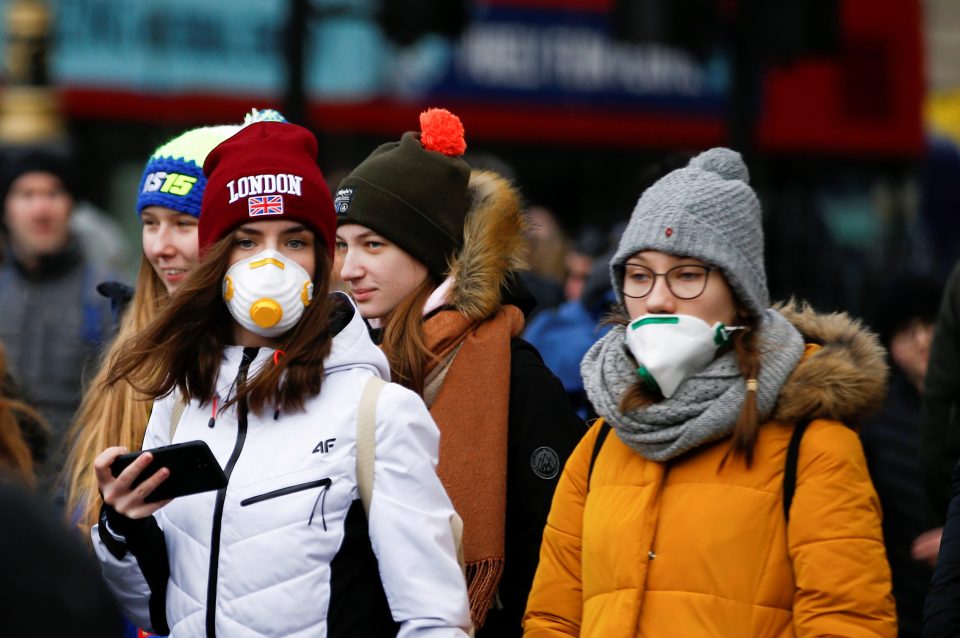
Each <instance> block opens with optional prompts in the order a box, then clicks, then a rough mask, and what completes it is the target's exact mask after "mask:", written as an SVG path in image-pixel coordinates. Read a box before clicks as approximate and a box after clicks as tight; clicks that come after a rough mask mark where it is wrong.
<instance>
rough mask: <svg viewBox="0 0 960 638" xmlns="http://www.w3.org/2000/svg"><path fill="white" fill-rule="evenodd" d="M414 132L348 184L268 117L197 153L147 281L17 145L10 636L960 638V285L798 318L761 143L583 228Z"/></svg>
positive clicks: (11, 256) (153, 210) (6, 302)
mask: <svg viewBox="0 0 960 638" xmlns="http://www.w3.org/2000/svg"><path fill="white" fill-rule="evenodd" d="M419 124H420V125H419V128H418V129H417V130H411V131H409V132H407V133H404V134H403V135H402V137H401V138H400V139H399V140H398V141H393V142H389V143H386V144H384V145H382V146H380V147H378V148H376V149H374V150H373V151H372V152H371V153H370V155H369V156H368V157H367V158H366V159H364V160H363V161H362V162H361V163H359V164H358V165H357V166H356V167H354V168H353V169H352V170H350V171H349V172H348V173H347V174H346V176H345V177H344V178H343V179H342V180H340V181H339V183H336V184H328V182H327V180H326V178H325V177H324V174H323V173H322V171H321V167H320V166H318V164H317V155H318V148H317V140H316V138H315V137H314V135H313V134H312V133H311V132H310V131H308V130H307V129H305V128H303V127H300V126H298V125H295V124H292V123H289V122H287V121H285V119H284V118H283V116H282V115H281V114H279V113H277V112H275V111H269V110H268V111H257V110H254V111H252V112H251V113H250V114H249V115H248V116H247V117H246V118H245V120H244V121H243V122H237V123H234V124H224V125H219V126H207V127H202V128H198V129H192V130H189V131H185V132H183V133H182V134H181V135H179V136H177V137H176V138H174V139H172V140H170V141H168V142H167V143H165V144H163V145H162V146H160V147H159V148H158V149H157V150H156V151H155V152H154V153H153V154H152V155H151V157H150V158H148V160H147V163H146V166H145V167H144V170H143V174H142V178H141V180H140V183H139V187H138V191H137V193H138V195H137V204H136V211H135V213H136V214H137V215H138V218H139V221H140V224H141V228H142V235H141V238H142V243H141V251H140V252H141V257H140V265H139V271H138V274H137V277H136V281H135V283H134V285H133V286H132V287H131V286H129V285H127V284H126V283H125V282H123V281H122V279H121V278H118V276H117V273H115V272H112V270H111V268H110V267H109V266H108V265H106V264H108V263H109V262H108V260H105V259H102V258H98V257H97V256H96V255H94V254H91V250H90V248H89V246H91V245H93V246H96V245H97V244H96V240H95V239H91V238H89V237H87V238H85V239H83V240H82V239H81V237H80V236H78V234H77V233H76V231H75V230H74V229H73V227H72V226H71V215H72V213H73V211H74V210H75V208H76V200H77V192H76V189H75V184H74V178H73V176H72V175H73V174H72V172H71V170H70V166H69V164H68V163H67V162H66V161H65V158H63V157H61V156H59V155H58V154H56V153H53V152H51V151H49V150H44V149H37V150H33V151H31V152H29V153H22V154H18V155H16V156H13V157H11V158H9V160H8V162H7V163H6V165H5V167H4V168H3V171H2V173H0V197H2V200H0V201H2V204H3V215H2V222H3V223H2V228H3V236H4V244H3V254H2V259H0V307H2V308H3V312H2V313H0V345H2V348H3V350H2V351H0V352H4V353H5V354H4V356H2V357H0V377H2V386H0V465H2V466H3V470H2V480H0V500H2V501H3V508H4V511H6V512H10V513H11V516H14V517H15V518H16V521H17V523H16V524H13V525H11V524H8V525H5V526H4V529H5V531H4V532H3V534H0V556H2V557H3V559H4V561H5V562H6V564H8V565H12V566H13V568H14V572H13V574H14V575H15V579H11V578H9V577H8V578H6V579H4V582H5V584H4V586H3V588H2V591H4V592H5V594H4V596H2V597H0V600H3V603H2V604H0V610H2V611H3V613H0V633H2V634H3V635H11V636H19V635H23V636H28V635H52V634H53V633H54V632H55V631H63V632H65V633H66V632H69V633H71V635H81V636H88V635H89V636H107V637H111V636H117V637H119V636H131V637H133V636H144V635H158V636H166V635H171V636H175V637H192V636H204V635H205V636H218V635H219V636H365V637H366V636H370V637H378V636H403V637H411V638H412V637H415V636H423V637H426V636H436V637H441V636H449V637H451V638H452V637H455V636H477V637H481V638H500V637H503V638H510V637H514V636H516V637H519V636H529V637H531V638H547V637H561V636H571V637H572V636H585V637H591V636H593V637H603V638H608V637H614V638H616V637H623V638H627V637H635V636H684V637H694V638H696V637H700V636H702V637H707V636H758V637H771V638H772V637H779V636H821V635H831V636H832V635H837V636H874V637H881V636H883V637H893V636H903V637H909V636H921V635H922V636H950V635H955V634H956V633H957V631H960V630H958V627H960V585H958V583H960V497H954V498H953V499H952V501H951V495H952V494H954V493H958V494H960V486H958V487H957V492H954V491H953V488H951V472H952V469H953V467H954V464H955V463H956V460H957V458H958V457H960V443H958V442H960V434H958V432H960V429H958V428H957V426H956V425H955V424H954V421H955V420H956V419H957V418H960V417H957V416H956V412H957V410H956V402H957V398H956V397H957V396H958V392H957V391H956V390H957V388H956V384H957V383H960V381H958V380H957V379H960V375H958V374H956V372H957V371H956V368H957V366H958V365H960V332H958V331H960V327H958V326H957V325H956V321H957V317H958V316H960V283H958V282H960V271H957V272H955V273H954V275H953V276H952V278H951V280H950V282H949V283H948V286H947V289H946V291H945V293H944V294H943V295H941V290H940V287H939V286H938V285H937V284H936V283H935V282H931V281H928V280H924V279H917V278H912V279H911V278H903V279H897V280H896V281H891V282H890V284H891V285H890V286H889V290H886V291H885V296H884V297H883V299H881V300H880V303H879V304H878V308H879V310H878V313H877V316H876V317H869V318H868V319H867V321H862V320H860V319H858V318H854V317H851V316H848V315H847V314H845V313H839V312H833V313H822V312H818V311H817V310H815V309H814V308H812V307H811V306H810V305H808V304H806V303H804V302H803V300H797V299H790V300H781V301H779V302H775V301H774V300H771V299H770V293H769V290H768V286H767V276H766V268H765V264H764V236H763V226H762V210H761V204H760V200H759V198H758V196H757V194H756V193H755V191H754V190H753V188H752V187H751V185H750V174H749V171H748V168H747V166H746V165H745V163H744V161H743V159H742V158H741V156H740V155H739V154H738V153H736V152H734V151H732V150H729V149H726V148H714V149H710V150H708V151H706V152H703V153H700V154H698V155H696V156H694V157H693V158H692V159H690V160H689V163H687V164H686V165H685V166H682V167H680V168H677V169H675V170H672V171H670V172H668V173H666V174H665V175H663V176H661V177H660V179H658V180H657V181H656V182H655V183H653V184H652V185H651V186H649V187H648V188H645V189H643V190H642V192H639V193H638V197H639V199H638V202H637V204H636V207H635V208H634V210H633V211H632V213H631V212H630V211H623V218H624V223H622V224H619V225H617V226H615V227H614V228H612V229H609V230H606V229H597V228H584V229H582V231H581V232H580V233H579V235H578V236H577V238H576V239H575V240H574V241H569V242H568V241H566V240H564V239H563V238H562V237H561V231H560V228H559V225H558V224H557V223H556V220H555V218H553V216H552V215H551V213H550V211H549V210H546V209H544V208H542V207H528V206H526V204H525V203H524V201H523V198H522V195H521V190H520V188H519V186H518V185H517V184H515V183H513V181H512V180H511V179H510V178H509V177H508V176H505V175H502V174H500V173H498V172H497V171H495V170H481V169H479V168H475V167H471V165H470V164H469V163H468V159H467V156H465V151H466V137H467V135H466V132H465V131H464V128H463V125H462V123H461V122H460V120H459V119H458V118H457V117H456V116H455V115H454V114H452V113H450V112H448V111H446V110H443V109H430V110H428V111H426V112H424V113H423V114H421V117H420V123H419ZM100 257H102V255H101V256H100ZM941 296H943V301H942V302H941ZM928 361H929V364H928ZM141 450H142V453H140V454H135V455H131V454H130V453H131V452H138V451H141ZM186 450H190V451H192V452H196V453H197V454H201V455H202V454H208V455H209V456H207V457H203V458H209V459H212V460H211V461H203V462H200V461H195V460H191V461H190V463H195V462H196V463H200V465H197V466H196V467H195V466H193V465H191V466H189V467H188V466H187V465H186V464H185V462H184V463H173V462H171V461H163V459H173V458H175V457H174V456H173V455H174V454H180V456H178V457H176V458H186V457H184V456H183V454H185V453H186V452H185V451H186ZM197 450H201V451H200V452H197ZM191 458H193V459H195V458H196V457H191ZM131 459H132V460H131ZM121 462H122V463H124V465H122V466H121V465H120V463H121ZM204 463H205V464H206V465H204ZM201 466H202V467H201ZM200 470H204V471H207V474H208V475H209V473H210V471H214V473H215V474H216V475H217V476H218V477H219V479H218V480H220V482H219V483H217V484H215V485H203V486H201V485H200V478H199V477H200ZM194 471H196V473H194ZM958 472H960V471H958ZM954 480H955V481H960V474H958V476H957V477H955V478H954ZM164 490H167V492H164ZM948 512H949V514H948ZM23 526H31V527H33V529H34V532H33V533H29V534H25V533H24V527H23ZM97 565H99V569H97ZM9 571H10V570H8V576H9ZM24 581H27V582H24Z"/></svg>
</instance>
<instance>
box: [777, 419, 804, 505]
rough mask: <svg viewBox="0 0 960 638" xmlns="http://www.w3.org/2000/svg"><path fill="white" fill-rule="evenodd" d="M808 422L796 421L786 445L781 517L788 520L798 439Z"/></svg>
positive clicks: (794, 476)
mask: <svg viewBox="0 0 960 638" xmlns="http://www.w3.org/2000/svg"><path fill="white" fill-rule="evenodd" d="M807 425H809V423H806V422H804V423H798V424H797V425H796V426H794V428H793V434H791V435H790V444H789V445H788V446H787V462H786V465H785V466H784V468H783V517H784V518H785V519H786V520H787V521H788V522H789V521H790V505H791V504H792V503H793V493H794V492H796V491H797V460H798V459H799V457H800V439H802V438H803V433H804V432H805V431H806V429H807Z"/></svg>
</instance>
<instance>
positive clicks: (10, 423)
mask: <svg viewBox="0 0 960 638" xmlns="http://www.w3.org/2000/svg"><path fill="white" fill-rule="evenodd" d="M48 439H49V432H48V430H47V425H46V423H44V421H43V418H42V417H41V416H40V415H39V414H37V412H36V410H34V409H33V408H32V407H30V406H29V405H27V404H26V403H25V402H24V400H23V394H22V393H21V392H20V389H19V388H17V386H16V383H15V382H14V380H13V377H11V376H10V373H9V372H8V371H7V360H6V355H5V354H4V351H3V347H2V346H0V481H6V480H18V481H21V482H23V483H25V484H26V485H29V486H33V485H35V484H36V474H34V468H35V467H36V465H37V464H38V462H40V461H42V460H43V458H44V457H45V455H46V448H47V445H48Z"/></svg>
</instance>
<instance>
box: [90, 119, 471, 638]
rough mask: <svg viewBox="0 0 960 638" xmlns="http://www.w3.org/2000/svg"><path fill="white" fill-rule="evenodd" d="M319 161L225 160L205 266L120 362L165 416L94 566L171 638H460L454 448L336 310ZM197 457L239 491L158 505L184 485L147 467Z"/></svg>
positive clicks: (226, 147)
mask: <svg viewBox="0 0 960 638" xmlns="http://www.w3.org/2000/svg"><path fill="white" fill-rule="evenodd" d="M316 155H317V143H316V139H315V138H314V137H313V135H312V134H310V133H309V132H308V131H307V130H306V129H303V128H301V127H298V126H295V125H293V124H286V123H278V122H265V123H260V124H254V125H252V126H249V127H247V128H245V129H243V130H242V131H240V132H239V133H237V134H236V135H234V136H233V137H231V138H230V139H228V140H227V141H225V142H223V143H222V144H221V145H220V146H218V147H217V148H215V149H214V150H213V151H212V152H211V153H210V155H209V156H208V158H207V161H206V163H205V166H204V171H205V173H206V174H207V178H208V182H207V188H206V191H205V192H204V197H203V205H202V210H201V215H200V228H199V241H200V249H201V255H202V257H201V262H200V265H199V266H198V267H197V269H196V270H195V271H194V272H193V273H192V274H191V276H190V277H189V279H188V280H187V281H186V282H185V283H184V284H183V287H182V288H181V289H180V290H179V291H178V293H177V295H175V296H174V297H173V298H172V299H171V301H170V304H169V305H168V307H167V309H166V310H165V311H164V312H163V313H162V314H161V316H160V317H159V318H158V319H157V320H156V321H154V322H153V323H152V324H151V325H150V326H148V327H147V328H146V330H145V331H144V332H143V334H142V335H141V336H140V337H139V338H138V339H136V340H135V341H134V342H133V344H132V346H131V347H130V348H129V349H128V350H127V351H126V352H124V353H122V354H121V355H120V356H119V357H118V358H117V359H116V360H114V361H113V362H112V369H111V374H110V379H111V380H113V381H116V380H119V379H126V380H127V381H128V382H129V383H131V385H133V386H134V387H135V388H137V389H138V390H140V391H141V392H142V393H143V394H144V395H146V396H148V397H151V398H154V399H155V400H156V403H155V404H154V408H153V411H152V415H151V418H150V423H149V424H148V426H147V433H146V437H145V440H144V445H143V448H144V449H145V450H147V452H146V453H144V454H143V455H141V456H140V457H139V458H138V459H137V460H136V461H134V462H133V463H132V464H130V466H129V467H128V468H127V469H125V470H123V471H122V472H121V473H119V475H118V476H117V477H116V478H115V477H114V476H112V474H111V464H112V463H113V461H114V459H115V458H116V457H117V456H118V455H119V454H120V453H122V452H123V451H124V450H123V449H122V448H109V449H107V450H105V451H104V452H103V453H102V454H101V455H100V456H99V457H98V458H97V460H96V462H95V463H94V466H95V471H96V475H97V480H98V483H99V486H100V491H101V493H102V494H103V500H104V506H103V510H102V513H101V517H100V524H99V525H98V526H97V527H95V528H94V532H93V537H94V544H95V548H96V552H97V556H98V558H99V559H100V562H101V565H102V568H103V572H104V576H105V577H106V580H107V582H108V584H109V585H110V586H111V588H112V589H113V591H114V593H115V594H116V596H117V599H118V600H119V601H120V602H121V605H122V607H123V610H124V612H125V613H126V614H127V615H128V616H129V617H130V618H131V619H133V620H134V621H136V622H137V623H138V624H140V625H141V626H144V627H148V628H152V629H153V630H154V631H155V632H158V633H165V632H167V631H168V630H169V631H170V632H171V635H173V636H199V635H205V636H215V635H221V636H231V635H239V633H250V634H251V635H252V634H256V635H260V636H290V635H326V636H329V637H335V636H374V637H380V636H384V637H385V636H397V635H401V636H411V637H415V636H426V635H429V636H431V637H432V636H444V637H451V638H452V637H455V636H459V637H462V636H465V635H466V633H467V631H468V630H469V627H470V620H469V613H468V607H467V596H466V587H465V583H464V580H463V575H462V573H461V571H460V568H459V566H458V564H457V556H456V550H455V541H454V535H453V531H452V529H451V522H450V521H451V520H452V518H453V517H454V511H453V508H452V506H451V504H450V501H449V499H448V498H447V495H446V493H445V492H444V490H443V487H442V485H441V484H440V481H439V479H438V478H437V475H436V471H435V466H436V461H437V449H438V445H439V443H438V437H439V434H438V432H437V428H436V425H435V424H434V422H433V420H432V419H431V417H430V415H429V413H428V412H427V410H426V408H425V406H424V405H423V402H422V401H421V400H420V398H419V397H417V396H416V395H415V394H414V393H413V392H411V391H409V390H407V389H405V388H403V387H401V386H399V385H394V384H384V383H383V382H382V381H380V379H388V378H389V370H388V367H387V362H386V358H385V357H384V356H383V354H382V353H381V352H380V350H379V349H378V348H376V346H374V345H373V343H372V342H371V341H370V338H369V336H368V334H367V330H366V326H365V325H364V323H363V321H362V319H361V318H360V315H359V313H358V312H356V308H355V307H354V306H353V304H352V303H351V302H350V300H349V299H348V298H347V297H346V296H345V295H343V294H341V293H335V294H333V295H326V294H325V291H326V290H327V285H328V278H329V276H330V266H329V264H330V258H331V253H332V248H333V235H334V227H335V218H334V213H333V207H332V203H331V199H330V195H329V192H328V191H327V188H326V186H325V185H324V180H323V176H322V175H321V173H320V170H319V169H318V168H317V165H316ZM377 392H379V395H377V394H376V393H377ZM377 396H379V398H377ZM359 410H366V411H367V412H365V413H366V414H371V415H372V416H370V417H369V421H370V422H372V423H373V426H374V427H373V430H372V432H371V437H372V438H373V441H372V443H371V444H370V445H372V446H373V447H375V450H376V453H375V454H373V453H372V449H373V448H372V447H369V446H368V447H365V448H364V449H367V450H370V458H371V459H372V469H371V470H369V475H368V474H366V473H360V472H358V463H359V461H358V457H357V454H358V445H357V440H358V436H357V432H358V425H359V424H360V423H366V422H368V419H367V418H359V417H358V413H359V412H358V411H359ZM191 440H201V441H204V442H206V444H207V445H208V446H209V448H210V450H211V451H212V453H213V455H214V457H215V458H216V461H217V463H218V464H219V465H220V466H221V467H222V468H223V471H224V473H225V475H226V477H227V483H226V486H225V487H223V488H221V489H219V490H213V491H207V492H201V493H197V494H191V495H184V496H180V497H177V498H174V499H172V500H163V501H159V502H152V501H151V500H150V498H149V494H150V493H151V492H152V491H153V490H154V489H156V488H158V487H162V485H163V481H164V480H165V479H166V478H168V477H170V476H172V475H173V474H174V473H175V471H176V470H168V469H166V468H164V469H160V470H159V471H157V472H156V473H154V474H153V475H151V476H150V477H149V478H147V479H146V480H144V481H143V482H142V483H139V485H136V484H134V480H135V479H136V478H137V477H138V475H139V474H140V473H141V471H143V470H144V469H145V468H146V467H147V465H149V463H150V461H151V460H152V455H151V453H150V450H151V449H153V448H157V447H159V446H163V445H167V444H170V443H180V442H183V441H191ZM358 475H359V476H358ZM365 476H370V477H372V479H373V481H372V482H373V485H374V486H375V490H374V491H373V492H372V494H373V497H372V498H370V497H369V496H365V497H364V499H363V500H362V501H361V498H360V496H359V495H360V494H361V488H360V486H359V485H358V482H359V480H361V479H363V477H365ZM365 508H367V509H368V513H365V511H364V510H365Z"/></svg>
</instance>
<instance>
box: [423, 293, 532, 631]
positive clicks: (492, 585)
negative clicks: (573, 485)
mask: <svg viewBox="0 0 960 638" xmlns="http://www.w3.org/2000/svg"><path fill="white" fill-rule="evenodd" d="M423 328H424V333H425V335H426V340H427V345H428V347H429V348H430V350H431V352H433V353H435V354H436V355H438V358H437V360H435V361H434V362H432V363H429V364H428V369H427V373H428V375H429V374H430V373H431V372H432V371H433V368H435V367H438V366H439V367H444V366H446V368H445V369H444V370H443V375H444V376H443V379H442V385H441V386H440V389H439V391H438V392H437V394H436V398H435V399H434V400H433V402H432V404H431V405H430V414H431V415H433V418H434V420H435V421H436V422H437V426H438V427H439V428H440V462H439V466H438V467H437V473H438V474H439V475H440V480H441V481H442V482H443V485H444V487H446V489H447V494H449V495H450V500H451V501H452V502H453V506H454V508H456V510H457V513H459V514H460V516H461V518H463V554H464V559H465V561H466V564H467V590H468V594H469V596H470V615H471V616H472V618H473V624H474V626H476V627H480V626H482V625H483V621H484V619H485V618H486V616H487V611H488V610H489V609H490V607H491V605H492V603H493V598H494V595H495V594H496V591H497V586H498V585H499V584H500V577H501V576H502V575H503V562H504V526H505V518H506V503H507V419H508V408H509V398H510V339H511V337H514V336H516V335H517V334H519V333H520V331H521V330H523V313H522V312H521V311H520V310H519V309H518V308H517V307H516V306H504V307H503V308H501V309H500V311H499V312H498V313H497V314H495V315H494V316H492V317H490V318H488V319H485V320H481V321H474V320H470V319H468V318H467V317H465V316H464V315H463V314H462V313H460V312H457V311H455V310H444V311H441V312H438V313H437V314H435V315H433V316H432V317H430V318H429V319H427V320H426V321H425V322H424V325H423ZM451 358H452V361H451ZM448 364H449V365H448Z"/></svg>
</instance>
